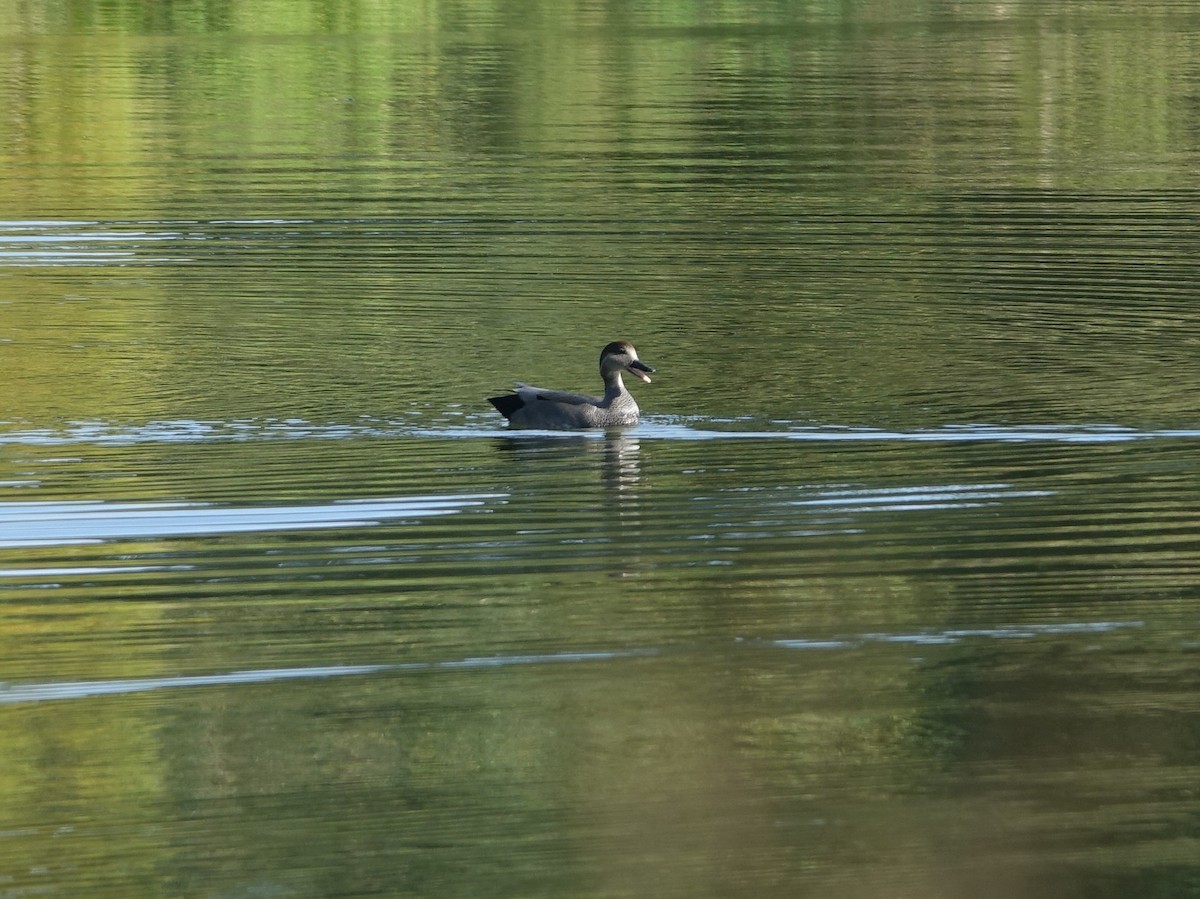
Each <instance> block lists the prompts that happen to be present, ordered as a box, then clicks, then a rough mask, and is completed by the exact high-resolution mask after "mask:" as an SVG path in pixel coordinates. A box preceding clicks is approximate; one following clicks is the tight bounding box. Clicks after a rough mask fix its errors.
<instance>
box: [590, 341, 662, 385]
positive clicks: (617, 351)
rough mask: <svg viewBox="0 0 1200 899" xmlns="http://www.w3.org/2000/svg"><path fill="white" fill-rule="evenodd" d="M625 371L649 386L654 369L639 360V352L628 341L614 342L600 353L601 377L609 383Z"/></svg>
mask: <svg viewBox="0 0 1200 899" xmlns="http://www.w3.org/2000/svg"><path fill="white" fill-rule="evenodd" d="M623 371H627V372H629V373H630V374H631V375H633V376H634V377H635V378H637V379H639V380H641V381H645V382H646V383H647V384H649V383H650V373H651V372H653V371H654V369H653V368H651V367H650V366H649V365H647V364H646V363H645V362H643V361H642V360H641V359H639V358H638V354H637V350H635V349H634V348H633V344H632V343H630V342H629V341H628V340H614V341H613V342H612V343H610V344H609V345H608V346H606V347H605V348H604V349H603V350H601V351H600V375H601V377H603V378H604V379H605V380H606V381H607V380H608V379H609V378H610V377H612V376H613V375H619V374H620V373H621V372H623Z"/></svg>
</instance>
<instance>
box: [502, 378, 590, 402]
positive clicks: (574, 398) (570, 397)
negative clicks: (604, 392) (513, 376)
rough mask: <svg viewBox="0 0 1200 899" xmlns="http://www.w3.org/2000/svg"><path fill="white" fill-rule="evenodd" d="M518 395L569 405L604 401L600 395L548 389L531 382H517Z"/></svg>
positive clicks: (529, 400) (526, 398)
mask: <svg viewBox="0 0 1200 899" xmlns="http://www.w3.org/2000/svg"><path fill="white" fill-rule="evenodd" d="M517 396H519V397H520V398H521V399H523V400H525V402H527V403H532V402H535V401H537V400H541V401H543V402H548V403H563V404H565V405H568V406H595V405H598V404H599V403H602V402H604V401H603V400H602V399H601V398H600V397H598V396H588V395H587V394H583V393H569V392H567V391H565V390H546V389H544V388H541V387H534V386H533V385H531V384H520V383H518V384H517Z"/></svg>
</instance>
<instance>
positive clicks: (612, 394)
mask: <svg viewBox="0 0 1200 899" xmlns="http://www.w3.org/2000/svg"><path fill="white" fill-rule="evenodd" d="M602 376H603V378H604V398H605V399H606V400H615V399H616V398H617V397H619V396H620V395H621V394H623V393H625V392H626V391H625V382H624V381H622V380H621V373H620V372H619V371H614V372H609V373H606V374H605V373H602Z"/></svg>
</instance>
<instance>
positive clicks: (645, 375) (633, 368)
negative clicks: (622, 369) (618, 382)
mask: <svg viewBox="0 0 1200 899" xmlns="http://www.w3.org/2000/svg"><path fill="white" fill-rule="evenodd" d="M626 370H627V371H628V372H629V373H630V374H631V375H633V376H634V377H635V378H638V379H639V380H642V381H645V382H646V383H647V384H649V383H650V372H652V371H654V369H652V368H651V367H650V366H649V365H647V364H646V363H645V362H642V361H641V360H640V359H634V360H633V361H632V362H630V363H629V367H628V369H626Z"/></svg>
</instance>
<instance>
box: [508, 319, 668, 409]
mask: <svg viewBox="0 0 1200 899" xmlns="http://www.w3.org/2000/svg"><path fill="white" fill-rule="evenodd" d="M653 371H654V369H653V368H651V367H650V366H649V365H647V364H646V363H645V362H642V361H641V360H640V359H639V358H638V354H637V350H635V349H634V348H633V344H631V343H629V342H628V341H626V340H617V341H614V342H613V343H610V344H608V346H606V347H605V348H604V349H603V350H602V351H601V353H600V377H601V378H602V379H603V380H604V396H590V395H588V394H584V393H568V392H567V391H564V390H546V389H543V388H541V387H534V386H532V385H530V384H521V383H518V384H517V387H516V390H515V391H514V392H513V393H507V394H504V395H502V396H492V397H488V402H489V403H491V404H492V405H493V406H495V407H496V410H497V411H498V412H499V413H500V414H501V415H503V416H504V417H505V418H507V419H508V421H509V423H510V424H512V425H515V426H517V427H523V428H549V429H553V430H581V429H585V428H612V427H626V426H629V425H635V424H637V422H638V416H639V414H640V410H639V409H638V404H637V401H636V400H635V399H634V398H633V394H631V393H630V392H629V391H628V390H627V389H626V388H625V383H624V382H623V381H622V380H621V374H622V372H628V373H630V374H631V375H633V376H634V377H636V378H638V379H640V380H642V381H645V382H646V383H647V384H649V383H650V375H649V373H650V372H653Z"/></svg>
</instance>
